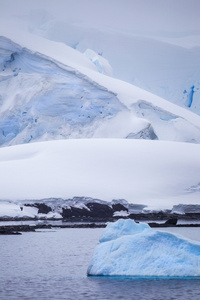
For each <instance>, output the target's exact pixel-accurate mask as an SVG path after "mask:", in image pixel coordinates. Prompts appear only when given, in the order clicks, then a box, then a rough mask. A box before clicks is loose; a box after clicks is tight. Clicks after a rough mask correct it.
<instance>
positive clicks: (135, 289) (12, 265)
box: [0, 228, 200, 300]
mask: <svg viewBox="0 0 200 300" xmlns="http://www.w3.org/2000/svg"><path fill="white" fill-rule="evenodd" d="M197 230H198V236H200V234H199V233H200V228H191V229H190V237H191V238H192V236H193V234H194V232H195V231H197ZM101 231H102V229H58V230H54V231H52V230H46V231H42V232H29V233H23V234H22V235H20V236H0V299H6V300H7V299H13V300H14V299H76V300H79V299H95V300H96V299H142V300H143V299H144V300H145V299H152V300H153V299H156V300H159V299H185V300H186V299H187V300H188V299H194V300H196V299H198V300H199V299H200V279H193V280H190V279H133V278H122V277H121V278H117V277H113V278H109V277H106V278H104V277H87V276H86V271H87V267H88V265H89V261H90V259H91V257H92V253H93V250H94V248H95V246H96V245H97V243H98V238H99V236H100V234H101Z"/></svg>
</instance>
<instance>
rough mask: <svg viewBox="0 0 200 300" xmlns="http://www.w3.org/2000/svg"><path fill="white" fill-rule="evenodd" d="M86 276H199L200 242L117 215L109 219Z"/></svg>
mask: <svg viewBox="0 0 200 300" xmlns="http://www.w3.org/2000/svg"><path fill="white" fill-rule="evenodd" d="M87 273H88V275H89V276H156V277H196V276H200V243H199V242H195V241H191V240H187V239H185V238H184V237H182V236H180V235H173V234H170V233H167V232H161V231H155V230H153V229H151V228H150V227H149V226H148V225H147V224H142V223H141V224H137V223H135V222H134V221H132V220H123V219H120V220H118V221H117V222H115V223H109V224H108V225H107V227H106V228H105V229H104V231H103V233H102V236H101V238H100V244H99V245H98V246H97V247H96V249H95V252H94V255H93V258H92V260H91V262H90V265H89V267H88V271H87Z"/></svg>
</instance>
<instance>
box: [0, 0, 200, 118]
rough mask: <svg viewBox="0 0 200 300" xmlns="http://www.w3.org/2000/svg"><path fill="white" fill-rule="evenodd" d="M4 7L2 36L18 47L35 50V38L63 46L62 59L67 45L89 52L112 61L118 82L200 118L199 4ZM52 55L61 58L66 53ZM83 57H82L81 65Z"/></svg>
mask: <svg viewBox="0 0 200 300" xmlns="http://www.w3.org/2000/svg"><path fill="white" fill-rule="evenodd" d="M1 3H2V5H1V7H2V10H1V12H0V17H1V18H0V19H1V21H0V27H1V32H2V33H1V34H3V35H6V36H7V37H10V38H12V36H13V37H15V38H16V40H18V43H19V44H22V43H21V42H20V40H21V41H23V42H25V41H26V42H28V43H29V44H30V41H31V40H32V39H34V36H35V37H37V38H39V37H43V40H42V39H41V40H40V43H41V44H43V45H44V40H46V41H47V40H48V41H49V43H50V42H52V41H55V42H59V43H60V46H61V45H62V46H61V48H62V51H63V53H64V44H66V45H68V46H70V47H72V48H74V49H77V50H79V51H80V52H82V53H84V52H85V51H86V53H88V51H87V50H88V49H90V50H89V51H95V52H96V53H97V55H98V54H100V55H101V57H102V59H106V60H108V62H109V64H110V65H111V67H112V69H113V76H114V77H116V78H119V79H121V80H124V81H127V82H129V83H131V84H134V85H137V86H139V87H141V88H143V89H145V90H148V91H150V92H152V93H153V94H156V95H158V96H160V97H163V98H164V99H167V100H169V101H171V102H173V103H176V104H178V105H180V106H182V107H186V108H188V109H189V110H191V111H193V112H196V113H198V114H199V113H200V102H199V96H200V90H199V87H200V82H199V75H200V74H199V67H200V59H199V45H200V25H199V15H198V13H199V9H200V5H199V1H198V0H176V1H172V0H164V1H163V0H162V1H155V0H151V1H147V0H142V1H137V0H126V4H124V1H123V0H118V1H117V3H116V1H114V0H110V1H109V2H108V1H105V0H103V1H95V2H94V1H93V0H85V1H81V0H76V1H71V0H64V1H63V0H59V1H57V3H55V2H54V1H48V5H47V2H46V1H45V0H43V1H41V0H40V1H38V0H34V1H31V0H29V1H28V2H27V1H24V0H18V5H17V6H16V7H14V6H13V5H12V0H11V1H10V0H9V1H8V0H7V1H5V0H1ZM13 28H14V30H13ZM40 43H36V44H35V45H37V47H40ZM47 45H48V43H47V44H46V48H47V49H48V48H49V47H47ZM28 48H29V47H28ZM30 48H31V49H33V47H30ZM47 49H46V50H47ZM36 51H39V52H40V49H39V48H38V49H37V50H36ZM48 51H49V49H48ZM51 52H52V54H54V55H55V56H57V58H58V56H59V55H60V53H61V50H60V51H59V52H57V51H51ZM53 52H54V53H53ZM52 54H51V55H50V56H51V57H53V55H52ZM97 55H96V57H97ZM79 56H80V55H79V54H78V51H77V54H76V57H77V63H75V64H76V65H80V61H79ZM93 58H94V56H93ZM58 60H59V59H58ZM67 60H68V58H67V57H65V61H67ZM95 61H96V59H95V60H94V61H93V62H95ZM96 62H97V61H96ZM81 64H82V63H81ZM84 65H85V66H86V65H89V63H88V62H86V60H85V64H84ZM95 67H97V68H99V62H98V63H96V64H95ZM100 69H101V68H100ZM108 73H109V74H111V72H108ZM192 90H193V91H194V92H193V93H191V91H192Z"/></svg>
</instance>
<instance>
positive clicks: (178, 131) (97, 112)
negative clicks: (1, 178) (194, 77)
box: [0, 37, 200, 145]
mask: <svg viewBox="0 0 200 300" xmlns="http://www.w3.org/2000/svg"><path fill="white" fill-rule="evenodd" d="M36 42H38V41H37V39H36ZM43 42H45V41H43ZM32 43H33V39H32ZM52 44H53V46H54V48H53V47H52ZM52 44H51V45H49V46H51V48H50V49H52V48H53V49H54V50H55V49H56V48H57V49H58V51H59V46H60V45H59V44H57V43H54V42H53V43H52ZM0 45H1V64H0V71H1V72H0V74H1V82H0V87H1V107H0V116H1V119H0V128H1V132H0V144H1V145H13V144H20V143H21V144H23V143H29V142H32V141H41V140H51V139H63V138H88V137H89V138H91V137H101V138H103V137H107V138H113V137H118V138H144V139H161V140H176V141H184V142H196V143H199V142H200V129H199V128H200V117H198V116H197V115H194V114H192V113H190V112H188V111H186V110H184V109H180V108H179V107H177V106H175V105H171V104H169V103H168V102H167V101H164V100H163V99H159V98H158V97H156V96H154V95H152V94H150V93H146V92H144V91H143V90H140V89H138V88H136V87H134V86H130V85H128V84H125V83H124V82H120V81H116V80H115V79H114V78H111V77H109V78H108V77H106V76H105V75H103V74H98V68H97V69H96V70H93V65H92V64H90V61H89V59H87V58H86V57H85V56H84V55H81V54H78V55H79V60H80V61H81V62H82V65H84V64H85V65H87V63H88V66H89V67H90V68H87V69H85V70H81V71H82V72H84V73H82V72H80V71H79V70H76V69H74V68H73V67H74V65H73V63H72V64H70V65H65V64H63V63H62V60H61V62H60V61H57V60H55V59H54V57H53V58H52V57H50V56H46V53H45V51H44V49H43V48H42V47H41V45H40V51H43V52H44V53H45V54H44V53H38V52H35V49H34V51H33V50H31V49H28V48H25V47H23V46H20V45H19V44H16V43H14V42H13V41H11V40H10V39H8V38H5V37H1V38H0ZM65 48H66V52H67V50H68V53H69V54H71V55H72V57H73V59H74V60H76V55H77V51H76V50H73V49H70V51H69V47H67V46H65ZM52 52H53V51H49V55H50V54H51V53H52ZM87 60H88V61H87ZM85 61H86V63H85ZM97 76H99V77H97ZM116 86H118V88H116ZM119 88H120V89H121V93H119V91H118V89H119ZM120 94H122V95H120Z"/></svg>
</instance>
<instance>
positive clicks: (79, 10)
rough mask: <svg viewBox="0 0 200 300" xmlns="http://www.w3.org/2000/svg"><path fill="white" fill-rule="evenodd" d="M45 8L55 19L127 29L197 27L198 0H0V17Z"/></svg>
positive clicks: (199, 26)
mask: <svg viewBox="0 0 200 300" xmlns="http://www.w3.org/2000/svg"><path fill="white" fill-rule="evenodd" d="M33 9H45V10H46V11H48V12H49V13H51V14H52V15H54V16H55V17H56V18H57V19H58V20H62V21H67V22H78V23H80V22H83V23H86V24H87V25H90V26H91V27H97V28H98V27H99V28H101V27H102V26H105V27H110V28H113V29H117V30H129V31H150V32H158V31H166V32H189V31H200V17H199V16H200V0H0V17H3V16H4V17H9V16H13V15H27V14H28V13H29V12H30V11H31V10H33Z"/></svg>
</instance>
